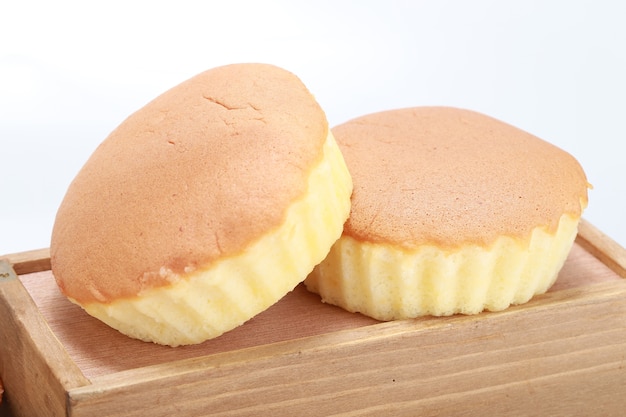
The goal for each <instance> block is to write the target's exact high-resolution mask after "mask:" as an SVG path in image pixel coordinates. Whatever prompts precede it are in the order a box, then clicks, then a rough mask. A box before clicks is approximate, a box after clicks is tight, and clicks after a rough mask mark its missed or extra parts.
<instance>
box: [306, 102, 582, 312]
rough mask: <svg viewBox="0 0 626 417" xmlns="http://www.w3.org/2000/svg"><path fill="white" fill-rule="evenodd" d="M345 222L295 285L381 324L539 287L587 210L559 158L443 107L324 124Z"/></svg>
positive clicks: (547, 281) (481, 305)
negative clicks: (347, 197) (346, 198)
mask: <svg viewBox="0 0 626 417" xmlns="http://www.w3.org/2000/svg"><path fill="white" fill-rule="evenodd" d="M333 134H334V135H335V138H336V140H337V142H338V143H339V147H340V148H341V150H342V152H343V155H344V158H345V161H346V163H347V165H348V169H349V171H350V173H351V175H352V180H353V183H354V191H353V194H352V198H351V203H352V205H351V211H350V217H349V219H348V220H347V222H346V224H345V225H344V230H343V234H342V236H341V238H340V239H339V240H338V241H337V242H336V243H335V244H334V245H333V247H332V249H331V251H330V253H329V255H328V256H327V257H326V258H325V260H324V261H323V262H321V264H320V265H318V266H316V267H315V269H314V270H313V272H312V273H311V274H310V275H309V276H308V277H307V279H306V280H305V285H306V286H307V288H308V289H309V290H310V291H312V292H315V293H317V294H319V295H320V296H321V298H322V300H323V301H324V302H326V303H329V304H334V305H337V306H340V307H342V308H344V309H346V310H348V311H351V312H360V313H362V314H365V315H367V316H370V317H373V318H376V319H379V320H394V319H404V318H412V317H418V316H424V315H434V316H447V315H452V314H457V313H460V314H476V313H479V312H481V311H484V310H489V311H498V310H503V309H505V308H507V307H509V306H510V305H512V304H522V303H526V302H527V301H529V300H530V299H531V298H532V297H533V296H535V295H537V294H541V293H544V292H546V291H547V290H548V289H549V288H550V286H551V285H552V284H553V283H554V281H555V280H556V278H557V275H558V272H559V270H560V269H561V267H562V266H563V263H564V262H565V259H566V257H567V255H568V253H569V251H570V249H571V246H572V244H573V241H574V239H575V237H576V233H577V227H578V222H579V220H580V218H581V215H582V211H583V209H584V208H585V207H586V204H587V189H588V183H587V179H586V176H585V173H584V171H583V169H582V168H581V166H580V164H579V163H578V162H577V161H576V160H575V159H574V158H573V157H572V156H571V155H570V154H568V153H567V152H565V151H563V150H561V149H559V148H557V147H556V146H553V145H551V144H549V143H548V142H545V141H543V140H541V139H539V138H537V137H535V136H533V135H531V134H529V133H527V132H524V131H522V130H520V129H518V128H515V127H513V126H511V125H509V124H506V123H503V122H501V121H498V120H496V119H493V118H491V117H488V116H486V115H483V114H480V113H476V112H473V111H469V110H464V109H457V108H448V107H416V108H406V109H398V110H390V111H384V112H380V113H375V114H369V115H366V116H362V117H359V118H356V119H353V120H350V121H348V122H346V123H344V124H341V125H339V126H337V127H335V128H334V129H333Z"/></svg>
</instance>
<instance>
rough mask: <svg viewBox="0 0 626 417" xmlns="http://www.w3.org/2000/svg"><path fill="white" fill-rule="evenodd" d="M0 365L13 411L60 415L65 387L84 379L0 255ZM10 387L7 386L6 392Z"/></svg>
mask: <svg viewBox="0 0 626 417" xmlns="http://www.w3.org/2000/svg"><path fill="white" fill-rule="evenodd" d="M0 270H1V271H2V274H1V275H2V277H3V278H2V282H1V283H0V317H1V318H2V325H1V326H0V340H1V341H2V343H1V344H0V365H1V367H0V369H1V370H2V379H3V381H5V384H6V385H7V391H8V393H7V395H9V394H10V403H11V407H12V409H13V410H14V412H15V413H16V414H17V415H32V413H33V410H36V414H38V415H46V416H63V415H65V412H66V398H65V397H66V392H67V391H68V390H69V389H71V388H74V387H77V386H83V385H85V384H86V383H88V381H87V379H86V378H84V377H83V375H82V373H81V372H80V370H79V369H78V367H77V366H76V365H75V364H74V362H73V361H72V360H71V359H70V357H69V356H68V355H67V352H66V351H65V349H64V348H63V346H62V345H61V344H60V343H59V341H58V340H57V338H56V337H55V336H54V334H53V333H52V332H51V331H50V328H49V327H48V324H47V323H46V321H45V319H44V318H43V316H42V315H41V314H40V312H39V310H38V309H37V307H36V305H35V304H34V302H33V300H32V298H31V297H30V296H29V294H28V293H27V291H26V289H25V288H24V286H23V285H22V283H21V282H20V280H19V279H18V278H17V277H16V276H15V275H12V274H14V273H13V270H12V269H11V266H10V264H8V263H7V262H6V261H3V260H0ZM9 390H10V391H9Z"/></svg>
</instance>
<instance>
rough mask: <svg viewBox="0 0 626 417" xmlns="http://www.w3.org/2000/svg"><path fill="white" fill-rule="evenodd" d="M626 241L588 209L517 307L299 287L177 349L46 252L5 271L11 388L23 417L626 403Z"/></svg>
mask: <svg viewBox="0 0 626 417" xmlns="http://www.w3.org/2000/svg"><path fill="white" fill-rule="evenodd" d="M624 253H625V251H624V249H623V248H621V247H619V245H617V246H616V245H615V244H614V242H612V240H611V239H609V238H607V237H606V236H605V235H604V234H602V233H601V232H599V231H598V230H597V229H595V228H594V227H593V226H591V225H589V224H587V223H586V222H585V223H584V224H582V225H581V229H580V233H579V236H578V239H577V243H576V244H575V245H574V247H573V248H572V251H571V253H570V256H569V257H568V260H567V262H566V264H565V266H564V268H563V269H562V271H561V273H560V275H559V279H558V280H557V282H556V283H555V285H554V286H553V287H552V288H551V289H550V291H549V292H548V293H546V294H544V295H541V296H538V297H535V298H534V299H533V300H531V301H530V302H529V303H527V304H524V305H521V306H515V307H511V308H509V309H507V310H505V311H503V312H498V313H483V314H480V315H476V316H453V317H444V318H430V317H426V318H420V319H415V320H402V321H396V322H389V323H381V322H377V321H375V320H373V319H370V318H367V317H364V316H361V315H359V314H351V313H347V312H345V311H343V310H341V309H339V308H337V307H333V306H328V305H325V304H322V303H321V302H320V301H319V298H318V297H317V296H315V295H314V294H311V293H309V292H307V291H306V290H305V289H304V288H303V287H302V286H299V287H297V288H296V290H295V291H293V292H292V293H290V294H289V295H287V296H286V297H285V298H284V299H283V300H281V301H280V302H279V303H277V304H276V305H274V306H273V307H271V308H270V309H269V310H267V311H265V312H263V313H261V314H260V315H258V316H257V317H255V318H253V319H252V320H250V321H249V322H248V323H246V324H244V325H243V326H241V327H239V328H237V329H235V330H233V331H232V332H228V333H227V334H225V335H223V336H221V337H219V338H217V339H214V340H211V341H207V342H205V343H203V344H201V345H196V346H189V347H182V348H169V347H163V346H157V345H154V344H149V343H144V342H139V341H136V340H132V339H129V338H127V337H126V336H123V335H121V334H120V333H118V332H116V331H115V330H113V329H111V328H109V327H107V326H105V325H103V324H102V323H100V322H99V321H97V320H95V319H93V318H91V317H89V316H88V315H86V314H85V313H84V312H83V311H82V310H81V309H80V308H79V307H77V306H75V305H73V304H71V303H70V302H69V301H67V300H66V299H65V298H64V297H63V296H62V295H61V294H60V292H59V291H58V289H57V288H56V285H55V283H54V278H53V277H52V275H51V273H50V271H49V270H46V269H45V268H43V269H41V267H42V265H45V262H46V253H45V251H43V252H41V251H39V252H38V251H33V252H32V253H30V254H28V255H24V256H21V257H17V258H15V257H13V258H12V259H19V262H20V265H22V267H21V268H22V269H21V270H22V271H25V272H24V273H23V274H20V276H19V279H12V280H10V281H12V282H13V284H11V285H8V286H7V285H6V284H7V282H6V281H3V282H0V290H1V291H0V314H2V316H0V317H3V320H2V322H1V325H0V334H1V335H2V340H3V341H4V340H5V339H7V340H8V339H9V338H12V339H15V341H11V343H10V344H9V345H10V346H12V347H11V348H7V347H6V346H9V345H5V344H4V343H3V344H2V345H0V364H1V365H2V366H0V372H1V374H0V377H2V378H3V379H4V380H5V388H6V389H7V396H8V398H9V401H11V400H15V399H18V398H19V399H20V401H18V402H20V403H25V401H26V399H28V400H30V398H29V396H30V395H33V396H34V397H33V398H35V399H36V401H37V405H36V406H37V407H39V408H28V406H22V405H20V407H12V408H13V410H12V411H13V413H14V415H15V416H23V415H32V411H33V410H45V411H46V412H47V411H48V410H53V412H54V413H57V414H54V413H52V412H50V413H48V414H46V415H53V416H54V415H67V416H70V415H71V416H73V417H81V416H93V415H98V416H140V415H141V416H143V415H151V416H166V415H167V416H169V415H185V416H209V415H211V416H213V415H217V416H251V415H255V416H256V415H268V414H269V415H301V416H307V415H316V416H317V415H337V416H365V415H368V416H369V415H371V416H378V415H390V414H391V415H399V416H403V415H406V416H409V415H411V416H412V415H416V414H417V415H425V416H429V415H461V416H464V415H465V416H474V415H485V414H486V415H512V416H516V415H517V416H525V415H568V416H576V415H580V416H583V415H603V416H612V415H616V416H617V415H622V410H623V409H624V408H625V407H626V397H625V396H624V395H623V393H624V392H626V280H624V279H623V277H624V276H625V274H623V272H624V270H623V265H624V264H623V260H624V259H625V258H624ZM48 262H49V259H48ZM29 268H33V269H32V270H31V269H29ZM4 317H10V320H9V321H6V320H5V319H4ZM49 346H51V347H52V349H51V351H49V350H50V349H49ZM20 349H21V352H22V353H19V354H17V355H16V353H15V352H17V351H18V350H20ZM6 354H9V355H11V356H9V357H11V361H8V360H6V359H4V358H6V357H7V356H5V355H6ZM16 356H17V357H16ZM31 357H32V358H34V362H31V363H33V364H34V365H33V367H32V369H31V370H30V371H28V370H25V369H23V368H26V366H25V365H24V364H25V363H27V362H30V361H31ZM12 362H18V363H20V365H16V364H12ZM21 372H23V373H21ZM7 381H9V382H8V383H7ZM33 382H34V383H33ZM27 385H28V386H29V387H30V388H24V389H25V390H27V391H26V393H19V394H18V393H16V392H17V388H18V387H26V386H27ZM20 389H21V388H20ZM13 403H14V401H11V404H13ZM16 404H17V402H16ZM42 407H44V408H42ZM45 407H48V408H45ZM63 407H64V408H63ZM58 413H60V414H58Z"/></svg>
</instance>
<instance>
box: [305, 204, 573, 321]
mask: <svg viewBox="0 0 626 417" xmlns="http://www.w3.org/2000/svg"><path fill="white" fill-rule="evenodd" d="M578 222H579V219H578V218H572V217H570V216H568V215H563V216H562V217H561V219H560V222H559V226H558V229H557V230H556V233H554V234H550V233H547V232H546V230H545V229H543V228H536V229H535V230H534V231H533V232H532V235H531V238H530V241H529V242H528V241H521V240H518V239H514V238H510V237H501V238H499V239H498V240H497V241H496V242H495V243H494V245H493V246H492V247H490V248H483V247H479V246H466V247H463V248H461V249H458V250H455V251H447V250H442V249H439V248H437V247H435V246H423V247H420V248H418V249H416V250H414V251H410V252H409V251H405V250H401V249H396V248H394V247H392V246H391V245H386V244H373V243H368V242H358V241H356V240H355V239H353V238H351V237H348V236H342V237H341V239H339V240H338V241H337V242H336V243H335V245H334V246H333V248H332V249H331V251H330V253H329V255H328V257H327V258H326V259H325V260H324V261H323V262H322V263H321V264H320V265H318V266H316V267H315V269H314V270H313V272H312V273H311V274H310V275H309V276H308V277H307V279H306V280H305V285H306V286H307V288H308V289H309V291H312V292H315V293H317V294H320V296H321V298H322V301H324V302H326V303H329V304H333V305H337V306H340V307H342V308H344V309H345V310H348V311H351V312H360V313H362V314H365V315H367V316H370V317H373V318H376V319H378V320H395V319H404V318H413V317H418V316H424V315H433V316H448V315H452V314H457V313H461V314H476V313H480V312H481V311H483V310H490V311H498V310H503V309H505V308H507V307H509V306H510V305H512V304H522V303H525V302H527V301H529V300H530V299H531V298H532V297H533V296H534V295H536V294H541V293H544V292H546V291H547V290H548V289H549V288H550V286H552V284H553V283H554V281H555V280H556V278H557V275H558V272H559V270H560V269H561V267H562V266H563V264H564V262H565V260H566V258H567V255H568V253H569V251H570V249H571V247H572V244H573V242H574V239H575V237H576V233H577V229H578Z"/></svg>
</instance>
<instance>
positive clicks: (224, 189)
mask: <svg viewBox="0 0 626 417" xmlns="http://www.w3.org/2000/svg"><path fill="white" fill-rule="evenodd" d="M327 135H328V124H327V121H326V117H325V114H324V112H323V111H322V109H321V108H320V106H319V105H318V103H317V102H316V101H315V99H314V98H313V96H312V95H311V94H310V92H309V91H308V90H307V89H306V87H305V86H304V85H303V84H302V82H301V81H300V80H299V79H298V78H297V77H296V76H295V75H293V74H292V73H290V72H288V71H285V70H283V69H280V68H277V67H275V66H271V65H266V64H235V65H229V66H224V67H218V68H214V69H212V70H209V71H206V72H204V73H201V74H199V75H197V76H195V77H193V78H191V79H189V80H188V81H185V82H183V83H182V84H180V85H178V86H176V87H174V88H173V89H171V90H169V91H167V92H165V93H164V94H162V95H161V96H159V97H157V98H156V99H154V100H153V101H152V102H150V103H148V104H147V105H146V106H145V107H143V108H142V109H140V110H139V111H137V112H136V113H134V114H132V115H131V116H130V117H128V119H126V120H125V121H124V122H123V123H122V124H121V125H120V126H119V127H118V128H117V129H115V130H114V131H113V132H112V133H111V134H110V135H109V136H108V137H107V138H106V139H105V140H104V142H103V143H102V144H101V145H100V146H99V147H98V148H97V149H96V151H95V152H94V153H93V155H92V156H91V157H90V158H89V160H88V161H87V162H86V164H85V165H84V167H83V168H82V169H81V171H80V172H79V173H78V175H77V176H76V178H75V179H74V181H73V182H72V184H71V185H70V187H69V189H68V191H67V194H66V196H65V198H64V200H63V202H62V204H61V206H60V208H59V210H58V213H57V217H56V220H55V225H54V229H53V233H52V240H51V261H52V267H53V272H54V274H55V277H56V279H57V281H58V283H59V286H60V287H61V289H62V290H63V292H64V293H66V295H69V296H70V297H72V298H74V299H76V300H79V301H82V302H89V301H96V300H97V301H101V302H109V301H111V300H114V299H116V298H117V297H128V296H134V295H137V294H139V293H140V292H141V291H143V290H146V289H148V288H151V287H155V286H162V285H167V284H168V282H169V280H171V279H172V278H173V277H176V274H184V273H185V272H188V271H191V270H193V269H195V268H198V267H206V266H208V265H209V264H210V263H211V262H212V261H214V260H216V259H218V258H220V257H222V256H231V255H235V254H238V253H240V252H241V251H242V250H244V248H245V247H247V246H248V245H249V244H250V243H252V242H253V241H255V240H257V239H258V238H260V237H261V236H262V235H263V234H265V233H267V232H268V231H270V230H272V229H274V228H276V227H278V226H279V225H280V224H281V223H282V222H283V221H284V215H285V212H286V209H287V208H288V206H289V205H290V204H291V203H292V202H293V201H294V200H295V199H297V198H299V197H300V196H303V195H304V193H305V192H306V187H307V179H308V175H309V172H310V171H311V169H312V168H313V167H314V166H315V165H316V164H317V163H318V162H319V161H321V159H322V155H323V153H322V147H323V144H324V141H325V140H326V137H327Z"/></svg>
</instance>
